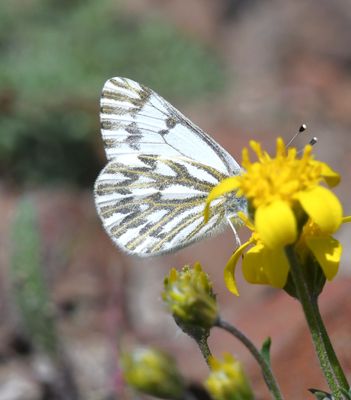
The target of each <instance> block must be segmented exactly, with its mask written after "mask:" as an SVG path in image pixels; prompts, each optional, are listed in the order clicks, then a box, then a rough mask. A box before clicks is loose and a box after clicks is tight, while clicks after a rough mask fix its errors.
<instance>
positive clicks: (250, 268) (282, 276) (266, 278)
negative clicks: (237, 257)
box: [243, 244, 289, 288]
mask: <svg viewBox="0 0 351 400" xmlns="http://www.w3.org/2000/svg"><path fill="white" fill-rule="evenodd" d="M288 272H289V262H288V259H287V258H286V255H285V252H284V249H283V248H276V249H274V250H271V249H268V248H267V247H264V246H263V245H262V244H258V245H257V246H254V247H253V248H252V249H250V250H249V251H248V252H247V253H246V254H245V256H244V260H243V274H244V277H245V279H246V280H247V281H248V282H250V283H258V284H267V285H271V286H273V287H275V288H282V287H284V286H285V284H286V280H287V277H288Z"/></svg>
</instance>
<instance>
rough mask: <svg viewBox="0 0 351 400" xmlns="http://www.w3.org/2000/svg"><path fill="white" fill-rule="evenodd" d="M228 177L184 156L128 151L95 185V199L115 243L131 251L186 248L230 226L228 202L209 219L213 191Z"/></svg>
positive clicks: (144, 253)
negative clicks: (206, 212)
mask: <svg viewBox="0 0 351 400" xmlns="http://www.w3.org/2000/svg"><path fill="white" fill-rule="evenodd" d="M224 177H225V175H223V174H222V173H220V172H219V171H217V170H215V169H214V168H212V167H209V166H207V165H204V164H200V163H198V162H195V161H193V160H190V159H187V158H184V157H161V156H158V155H138V154H124V155H121V156H119V157H118V158H117V159H113V160H111V161H110V162H109V163H108V164H107V166H106V167H105V168H104V169H103V170H102V172H101V174H100V175H99V178H98V179H97V181H96V184H95V201H96V205H97V209H98V213H99V215H100V217H101V219H102V221H103V224H104V227H105V229H106V231H107V233H108V234H109V236H110V237H111V238H112V239H113V241H114V242H115V243H116V244H117V245H118V246H119V247H121V248H122V249H124V250H125V251H127V252H129V253H135V254H138V255H140V256H148V255H156V254H162V253H167V252H170V251H173V250H175V249H177V248H181V247H184V246H186V245H188V244H190V243H192V242H195V241H197V240H199V239H201V238H203V237H205V236H208V235H210V234H212V233H214V232H216V231H218V230H220V229H223V227H224V226H225V223H226V221H225V209H224V201H223V200H221V201H217V202H215V203H214V205H213V209H212V213H211V215H212V217H211V219H210V221H209V222H208V223H205V222H204V219H203V209H204V202H205V200H206V197H207V195H208V193H209V191H210V190H211V189H212V188H213V187H214V186H215V185H216V184H217V183H218V182H219V181H220V180H221V179H223V178H224Z"/></svg>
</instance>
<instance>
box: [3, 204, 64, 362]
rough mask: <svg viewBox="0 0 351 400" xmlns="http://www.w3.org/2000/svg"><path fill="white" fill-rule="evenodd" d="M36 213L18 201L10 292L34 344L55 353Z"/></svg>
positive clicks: (50, 309) (51, 318) (53, 325)
mask: <svg viewBox="0 0 351 400" xmlns="http://www.w3.org/2000/svg"><path fill="white" fill-rule="evenodd" d="M36 222H37V216H36V212H35V208H34V206H33V204H32V202H31V201H29V200H22V201H20V203H19V205H18V208H17V214H16V216H15V219H14V222H13V227H12V235H13V240H12V244H13V248H12V259H11V265H10V274H11V281H12V293H13V296H14V300H15V303H16V306H17V308H18V311H19V315H20V322H21V326H22V327H23V329H24V331H25V332H26V334H27V335H28V337H29V338H30V339H31V341H32V342H33V344H34V345H35V346H36V347H37V348H40V349H41V350H43V351H45V352H47V353H48V354H51V355H52V356H55V355H56V354H57V346H58V337H57V332H56V327H55V324H54V318H53V307H52V304H51V302H50V298H49V294H48V290H47V287H46V283H45V279H44V276H43V271H42V268H41V260H40V238H39V233H38V228H37V225H36Z"/></svg>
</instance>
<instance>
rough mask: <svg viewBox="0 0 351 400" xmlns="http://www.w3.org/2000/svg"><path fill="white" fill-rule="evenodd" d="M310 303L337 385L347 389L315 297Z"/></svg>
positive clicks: (345, 380) (347, 385)
mask: <svg viewBox="0 0 351 400" xmlns="http://www.w3.org/2000/svg"><path fill="white" fill-rule="evenodd" d="M312 305H313V307H314V309H315V315H316V318H317V322H318V325H319V327H320V332H321V336H322V339H323V342H324V345H325V349H326V351H327V354H328V358H329V361H330V363H331V364H332V366H333V370H334V373H335V376H336V377H337V380H338V383H339V386H340V387H342V388H344V389H346V390H349V387H350V385H349V384H348V382H347V379H346V376H345V374H344V371H343V370H342V368H341V365H340V362H339V360H338V358H337V356H336V354H335V351H334V348H333V345H332V343H331V341H330V338H329V335H328V332H327V330H326V327H325V325H324V322H323V319H322V316H321V314H320V311H319V306H318V301H317V299H315V301H313V302H312Z"/></svg>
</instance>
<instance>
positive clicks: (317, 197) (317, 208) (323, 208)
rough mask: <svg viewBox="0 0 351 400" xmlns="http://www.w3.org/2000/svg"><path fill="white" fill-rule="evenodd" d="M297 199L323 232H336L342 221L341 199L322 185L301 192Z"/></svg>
mask: <svg viewBox="0 0 351 400" xmlns="http://www.w3.org/2000/svg"><path fill="white" fill-rule="evenodd" d="M297 199H298V200H299V202H300V203H301V206H302V208H303V209H304V210H305V211H306V213H307V214H308V215H309V217H310V218H311V219H312V221H313V222H314V223H316V224H317V225H318V227H319V228H320V230H321V231H322V232H323V233H327V234H331V233H334V232H335V231H336V230H337V229H338V228H339V226H340V224H341V222H342V207H341V204H340V201H339V199H338V198H337V197H336V196H335V194H334V193H332V192H331V191H330V190H328V189H326V188H325V187H322V186H316V187H314V188H312V189H309V190H306V191H303V192H299V193H298V194H297Z"/></svg>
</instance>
